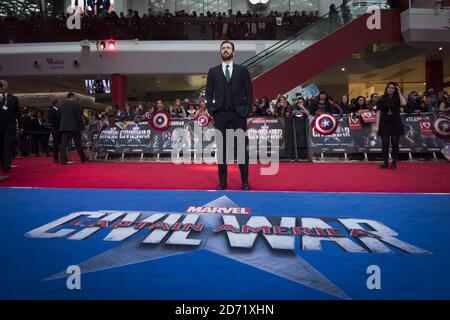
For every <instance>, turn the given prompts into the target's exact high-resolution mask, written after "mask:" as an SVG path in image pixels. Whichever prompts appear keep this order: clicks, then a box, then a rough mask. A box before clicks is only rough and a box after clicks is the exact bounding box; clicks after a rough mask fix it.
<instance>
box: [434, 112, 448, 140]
mask: <svg viewBox="0 0 450 320" xmlns="http://www.w3.org/2000/svg"><path fill="white" fill-rule="evenodd" d="M432 129H433V132H434V134H435V135H437V136H438V137H439V138H442V139H448V138H450V118H447V117H440V118H437V119H436V120H435V121H434V123H433V128H432Z"/></svg>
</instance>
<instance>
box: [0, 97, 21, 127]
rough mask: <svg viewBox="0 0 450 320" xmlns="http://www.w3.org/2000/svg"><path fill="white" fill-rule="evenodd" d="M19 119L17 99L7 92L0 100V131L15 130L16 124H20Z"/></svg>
mask: <svg viewBox="0 0 450 320" xmlns="http://www.w3.org/2000/svg"><path fill="white" fill-rule="evenodd" d="M0 100H1V99H0ZM4 104H6V108H7V109H6V110H4V109H3V105H4ZM16 120H17V122H16ZM20 120H21V114H20V108H19V99H18V98H17V97H16V96H13V95H12V94H9V93H8V95H7V97H6V99H5V100H2V101H0V131H13V130H16V124H17V123H19V125H20Z"/></svg>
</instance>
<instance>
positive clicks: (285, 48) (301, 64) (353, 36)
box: [197, 1, 403, 99]
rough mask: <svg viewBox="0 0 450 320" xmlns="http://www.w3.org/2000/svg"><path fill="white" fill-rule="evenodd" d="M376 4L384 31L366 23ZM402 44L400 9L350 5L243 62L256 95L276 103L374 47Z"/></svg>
mask: <svg viewBox="0 0 450 320" xmlns="http://www.w3.org/2000/svg"><path fill="white" fill-rule="evenodd" d="M374 5H377V6H378V8H381V10H380V11H379V13H380V14H379V17H380V28H379V29H373V30H370V29H369V28H368V27H367V25H366V23H367V20H368V18H369V17H370V16H371V14H368V13H366V11H367V10H368V8H369V7H372V6H374ZM398 41H403V38H402V35H401V29H400V11H398V10H390V9H389V8H388V6H387V5H386V4H385V3H384V2H382V3H379V2H377V1H365V2H360V1H348V2H347V3H346V4H345V5H341V6H340V7H338V8H336V11H335V12H334V13H331V14H330V13H327V14H325V15H324V16H322V17H320V19H319V20H318V21H317V22H315V23H313V24H311V25H309V26H308V27H306V28H303V29H302V30H300V31H299V32H298V33H297V34H296V35H294V36H292V37H290V38H288V39H286V40H281V41H278V42H276V43H275V44H273V45H272V46H270V47H268V48H267V49H265V50H264V51H262V52H260V53H258V54H256V55H255V56H253V57H252V58H250V59H248V60H246V61H244V62H243V63H242V64H243V65H245V66H246V67H247V68H248V70H249V72H250V75H251V78H252V82H253V91H254V93H253V97H254V98H256V97H262V96H267V97H268V98H269V99H273V98H275V97H276V96H277V95H278V94H279V93H285V92H288V91H289V90H291V89H292V88H294V87H296V86H298V85H300V84H302V83H303V82H305V81H307V80H309V79H311V78H312V77H314V76H315V75H317V74H318V73H320V72H322V71H323V70H325V69H327V68H328V67H330V66H332V65H334V64H336V63H337V62H339V61H341V60H342V59H344V58H345V57H347V56H349V55H350V54H351V53H353V52H355V51H357V50H359V49H361V48H363V47H365V46H367V45H369V44H371V43H376V42H386V43H387V42H398ZM200 90H204V88H201V89H200ZM200 92H201V91H200ZM200 92H199V94H200ZM197 97H198V95H197Z"/></svg>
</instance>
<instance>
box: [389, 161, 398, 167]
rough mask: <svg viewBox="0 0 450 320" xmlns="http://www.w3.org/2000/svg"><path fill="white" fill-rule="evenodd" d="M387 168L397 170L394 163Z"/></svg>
mask: <svg viewBox="0 0 450 320" xmlns="http://www.w3.org/2000/svg"><path fill="white" fill-rule="evenodd" d="M389 168H391V169H396V168H397V164H396V163H395V162H393V163H392V164H391V166H390V167H389Z"/></svg>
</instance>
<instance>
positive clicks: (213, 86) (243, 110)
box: [205, 63, 253, 118]
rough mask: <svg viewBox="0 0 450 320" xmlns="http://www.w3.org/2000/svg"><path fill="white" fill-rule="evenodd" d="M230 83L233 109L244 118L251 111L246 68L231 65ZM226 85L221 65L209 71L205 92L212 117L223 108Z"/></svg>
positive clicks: (250, 90)
mask: <svg viewBox="0 0 450 320" xmlns="http://www.w3.org/2000/svg"><path fill="white" fill-rule="evenodd" d="M230 82H231V90H232V103H233V107H234V108H235V110H236V112H237V113H238V114H239V115H240V116H241V117H243V118H246V117H247V116H248V114H249V113H250V112H251V110H252V103H253V90H252V81H251V79H250V73H249V72H248V69H247V67H245V66H242V65H239V64H235V63H233V73H232V74H231V79H230ZM226 83H227V79H226V78H225V75H224V74H223V70H222V64H220V65H218V66H215V67H213V68H211V69H209V71H208V78H207V80H206V92H205V97H206V107H207V108H208V112H209V114H211V115H214V114H215V113H216V112H217V111H219V110H220V109H222V108H223V101H224V95H225V85H226ZM213 100H215V101H214V103H213Z"/></svg>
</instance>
